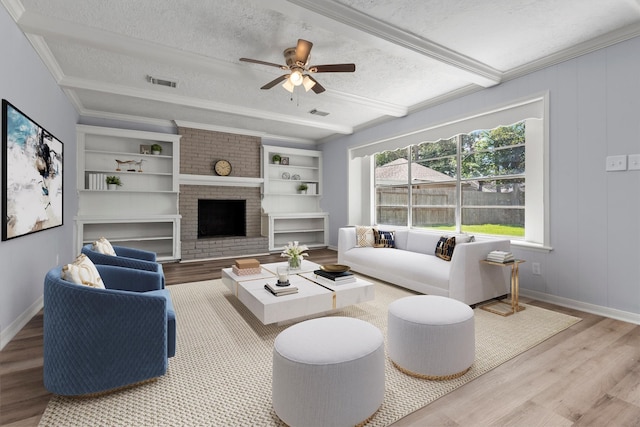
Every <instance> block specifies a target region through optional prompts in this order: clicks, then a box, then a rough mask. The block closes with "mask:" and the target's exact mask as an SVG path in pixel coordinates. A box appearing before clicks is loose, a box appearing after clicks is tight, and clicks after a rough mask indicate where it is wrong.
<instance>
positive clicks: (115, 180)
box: [107, 176, 122, 190]
mask: <svg viewBox="0 0 640 427" xmlns="http://www.w3.org/2000/svg"><path fill="white" fill-rule="evenodd" d="M121 185H122V181H120V177H119V176H108V177H107V189H109V190H115V189H117V188H118V187H120V186H121Z"/></svg>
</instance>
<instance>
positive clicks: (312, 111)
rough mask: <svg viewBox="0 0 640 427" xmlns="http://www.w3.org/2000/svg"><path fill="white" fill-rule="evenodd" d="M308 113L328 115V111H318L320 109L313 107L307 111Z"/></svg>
mask: <svg viewBox="0 0 640 427" xmlns="http://www.w3.org/2000/svg"><path fill="white" fill-rule="evenodd" d="M309 114H313V115H316V116H322V117H325V116H328V115H329V113H326V112H324V111H320V110H316V109H315V108H314V109H313V110H311V111H309Z"/></svg>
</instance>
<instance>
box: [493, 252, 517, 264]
mask: <svg viewBox="0 0 640 427" xmlns="http://www.w3.org/2000/svg"><path fill="white" fill-rule="evenodd" d="M487 261H492V262H499V263H502V264H506V263H508V262H513V261H514V258H513V254H512V253H511V252H506V251H491V252H489V254H488V255H487Z"/></svg>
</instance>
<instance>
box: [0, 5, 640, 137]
mask: <svg viewBox="0 0 640 427" xmlns="http://www.w3.org/2000/svg"><path fill="white" fill-rule="evenodd" d="M0 1H2V3H3V4H4V6H5V7H6V9H7V10H8V11H9V13H10V14H11V16H12V17H13V18H14V19H15V21H16V22H17V24H18V25H19V27H20V28H21V29H22V30H23V31H24V32H25V34H26V35H27V36H28V37H29V39H30V41H31V43H32V44H33V45H34V47H35V49H36V51H37V52H38V54H39V55H40V56H41V57H42V59H43V61H44V62H45V64H46V65H47V66H48V67H49V69H50V71H51V73H52V74H53V76H54V77H55V78H56V79H57V81H58V83H59V84H60V86H61V87H62V88H64V90H65V92H66V93H67V94H68V96H69V98H70V99H71V100H72V102H73V103H74V104H75V106H76V108H77V109H78V111H79V113H80V114H81V115H82V116H85V117H94V118H107V119H115V120H132V121H137V122H143V123H150V124H158V125H162V126H167V125H173V124H174V123H176V122H177V123H179V124H180V125H187V126H193V127H201V128H204V129H213V130H221V131H231V132H240V133H245V134H251V135H260V136H265V137H271V138H280V139H283V140H287V141H294V142H296V141H299V142H301V143H306V142H315V141H320V140H322V139H324V138H328V137H331V136H333V135H335V134H350V133H353V132H354V131H355V130H358V129H360V128H363V127H366V126H368V125H371V124H372V123H377V122H379V121H382V120H387V119H389V118H393V117H402V116H404V115H407V114H408V113H410V112H412V111H415V110H417V109H420V108H424V107H426V106H430V105H434V104H436V103H439V102H443V101H445V100H448V99H451V98H452V97H456V96H461V95H463V94H465V93H469V92H471V91H474V90H478V89H481V88H485V87H491V86H494V85H498V84H500V83H501V82H504V81H507V80H509V79H512V78H515V77H518V76H521V75H523V74H526V73H529V72H532V71H535V70H538V69H540V68H542V67H545V66H548V65H551V64H554V63H557V62H559V61H563V60H566V59H569V58H573V57H575V56H577V55H580V54H584V53H587V52H590V51H592V50H594V49H598V48H601V47H604V46H608V45H610V44H612V43H616V42H619V41H622V40H626V39H628V38H631V37H635V36H638V35H640V0H563V1H558V0H484V1H477V0H404V1H393V0H388V1H385V2H383V1H374V0H289V1H287V0H233V1H229V0H200V1H197V0H170V1H169V0H135V1H131V0H82V1H79V0H22V1H21V2H20V1H19V0H0ZM299 38H302V39H306V40H309V41H311V42H313V43H314V46H313V49H312V51H311V59H310V64H311V65H322V64H332V63H355V64H356V72H355V73H322V74H320V73H319V74H315V75H314V77H315V78H316V79H317V80H318V81H319V82H320V83H321V84H322V85H323V86H324V87H325V88H326V89H327V90H326V92H324V93H321V94H315V93H313V92H311V91H310V92H308V93H305V92H304V89H303V88H302V87H298V88H296V90H295V92H294V94H293V95H291V94H290V93H289V92H287V91H286V90H285V89H283V88H282V87H280V85H277V86H275V87H273V88H272V89H270V90H260V87H261V86H262V85H264V84H266V83H267V82H269V81H271V80H273V79H275V78H276V77H278V76H280V75H282V74H284V72H283V71H282V70H280V69H278V68H275V67H268V66H265V65H260V64H253V63H246V62H240V61H239V60H238V59H239V58H240V57H248V58H253V59H258V60H262V61H266V62H271V63H277V64H284V57H283V55H282V52H283V50H284V49H285V48H287V47H293V46H295V45H296V42H297V40H298V39H299ZM148 75H152V76H155V77H161V78H168V79H171V80H177V81H178V86H177V87H176V88H168V87H161V86H155V85H151V84H150V83H148V82H147V80H146V77H147V76H148ZM312 109H317V110H320V111H324V112H328V113H329V115H328V116H326V117H321V116H317V115H312V114H309V111H310V110H312Z"/></svg>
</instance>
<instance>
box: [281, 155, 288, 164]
mask: <svg viewBox="0 0 640 427" xmlns="http://www.w3.org/2000/svg"><path fill="white" fill-rule="evenodd" d="M280 164H281V165H288V164H289V158H288V157H284V156H283V157H281V158H280Z"/></svg>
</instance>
